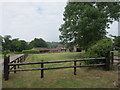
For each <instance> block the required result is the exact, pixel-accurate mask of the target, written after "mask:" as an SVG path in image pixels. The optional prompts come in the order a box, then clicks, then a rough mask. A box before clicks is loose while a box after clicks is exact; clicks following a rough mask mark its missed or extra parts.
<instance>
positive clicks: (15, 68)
mask: <svg viewBox="0 0 120 90" xmlns="http://www.w3.org/2000/svg"><path fill="white" fill-rule="evenodd" d="M14 63H16V61H14ZM14 70H16V65H14ZM14 73H16V71H14Z"/></svg>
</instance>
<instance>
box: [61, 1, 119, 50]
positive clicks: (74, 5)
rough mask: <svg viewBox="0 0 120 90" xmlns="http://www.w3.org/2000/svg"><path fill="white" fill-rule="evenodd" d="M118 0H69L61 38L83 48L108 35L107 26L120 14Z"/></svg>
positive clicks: (67, 42)
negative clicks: (87, 0)
mask: <svg viewBox="0 0 120 90" xmlns="http://www.w3.org/2000/svg"><path fill="white" fill-rule="evenodd" d="M119 12H120V5H119V3H118V2H68V3H67V5H66V7H65V11H64V14H63V15H64V18H63V20H64V23H63V24H62V25H61V27H60V28H59V30H60V32H61V35H60V40H62V41H63V42H64V43H66V44H68V45H69V44H71V45H76V46H79V47H81V48H83V49H87V48H88V47H89V46H91V45H93V44H94V43H96V42H97V41H98V40H100V39H102V38H104V37H106V34H107V32H106V28H109V24H110V23H112V22H113V21H118V20H119V16H120V13H119Z"/></svg>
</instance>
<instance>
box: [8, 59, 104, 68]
mask: <svg viewBox="0 0 120 90" xmlns="http://www.w3.org/2000/svg"><path fill="white" fill-rule="evenodd" d="M89 60H105V57H101V58H84V59H76V60H58V61H42V62H26V63H9V64H8V65H9V66H14V65H32V64H41V63H43V64H45V63H46V64H47V63H62V62H74V61H89Z"/></svg>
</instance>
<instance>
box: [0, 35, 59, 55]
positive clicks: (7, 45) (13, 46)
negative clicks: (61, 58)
mask: <svg viewBox="0 0 120 90" xmlns="http://www.w3.org/2000/svg"><path fill="white" fill-rule="evenodd" d="M0 40H1V42H0V51H2V52H3V53H11V52H15V53H16V52H17V53H18V52H19V53H20V52H22V50H28V49H32V48H36V47H42V48H45V47H49V48H54V47H57V45H58V42H49V46H48V43H47V42H46V41H44V40H43V39H42V38H35V39H34V40H32V41H31V42H29V43H28V42H26V41H25V40H19V38H15V39H12V37H11V36H10V35H5V36H4V37H2V36H1V35H0ZM0 53H1V52H0Z"/></svg>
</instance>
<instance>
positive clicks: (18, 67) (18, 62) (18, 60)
mask: <svg viewBox="0 0 120 90" xmlns="http://www.w3.org/2000/svg"><path fill="white" fill-rule="evenodd" d="M17 63H19V58H18V61H17ZM18 68H19V65H18Z"/></svg>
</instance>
